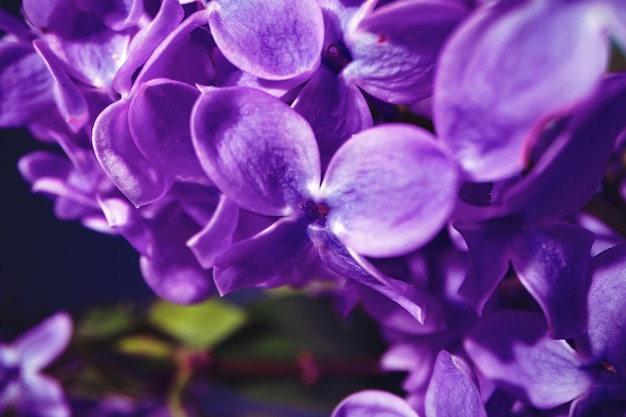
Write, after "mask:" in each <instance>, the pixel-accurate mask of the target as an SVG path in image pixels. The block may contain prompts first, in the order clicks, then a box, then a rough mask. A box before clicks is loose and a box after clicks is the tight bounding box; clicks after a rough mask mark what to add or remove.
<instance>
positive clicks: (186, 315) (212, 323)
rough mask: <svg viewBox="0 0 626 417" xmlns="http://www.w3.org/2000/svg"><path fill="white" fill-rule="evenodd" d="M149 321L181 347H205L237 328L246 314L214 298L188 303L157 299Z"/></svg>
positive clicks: (224, 337)
mask: <svg viewBox="0 0 626 417" xmlns="http://www.w3.org/2000/svg"><path fill="white" fill-rule="evenodd" d="M149 321H150V322H151V323H152V324H153V325H154V326H155V327H157V328H158V329H160V330H162V331H164V332H165V333H167V334H169V335H170V336H172V337H174V338H175V339H177V340H178V341H180V342H181V343H182V344H184V345H185V346H189V347H193V348H201V349H209V348H212V347H213V346H215V345H217V344H219V343H220V342H222V341H223V340H224V339H226V338H227V337H229V336H230V335H231V334H233V333H234V332H236V331H237V330H239V329H240V328H241V327H242V326H243V325H244V324H245V322H246V315H245V313H244V312H243V311H242V310H241V309H239V308H238V307H236V306H234V305H231V304H228V303H226V302H224V301H220V300H217V299H212V300H209V301H207V302H204V303H201V304H196V305H191V306H181V305H176V304H172V303H168V302H166V301H158V302H157V303H155V304H154V305H153V306H152V308H151V309H150V312H149Z"/></svg>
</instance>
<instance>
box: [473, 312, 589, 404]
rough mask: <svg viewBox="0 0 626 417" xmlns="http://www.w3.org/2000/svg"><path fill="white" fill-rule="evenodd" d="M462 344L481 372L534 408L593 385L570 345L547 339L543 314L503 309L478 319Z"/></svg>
mask: <svg viewBox="0 0 626 417" xmlns="http://www.w3.org/2000/svg"><path fill="white" fill-rule="evenodd" d="M465 349H466V351H467V353H468V354H469V356H470V358H471V359H472V362H473V363H474V364H475V366H476V367H477V368H478V370H479V371H480V372H481V373H482V374H483V375H485V376H486V377H487V378H489V379H491V380H493V381H495V382H496V383H497V384H498V385H499V386H500V388H502V389H503V390H505V391H507V392H509V393H510V394H511V395H513V396H514V397H515V398H518V399H521V400H523V401H525V402H527V403H529V404H532V405H533V406H535V407H537V408H541V409H547V408H553V407H557V406H559V405H561V404H565V403H567V402H569V401H571V400H573V399H575V398H577V397H578V396H580V395H582V394H583V393H584V392H586V391H587V390H588V389H589V387H590V386H591V384H592V381H591V378H590V377H589V376H588V374H587V373H586V372H585V371H584V370H583V369H582V368H581V366H580V365H581V363H580V359H579V357H578V356H577V355H576V353H575V352H574V350H573V349H572V348H571V347H570V346H569V345H568V344H567V343H566V342H565V341H564V340H552V339H550V338H548V337H547V328H546V325H545V322H544V320H543V318H542V317H541V316H539V315H536V314H534V313H528V312H522V311H506V312H501V313H497V314H496V315H493V316H490V317H488V318H485V319H483V321H482V322H481V323H480V324H479V325H478V326H477V327H476V328H475V329H474V330H473V331H472V332H471V333H470V335H469V336H468V338H467V339H466V341H465Z"/></svg>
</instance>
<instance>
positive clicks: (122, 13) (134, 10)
mask: <svg viewBox="0 0 626 417" xmlns="http://www.w3.org/2000/svg"><path fill="white" fill-rule="evenodd" d="M76 4H77V5H78V7H79V8H80V9H81V10H82V11H84V12H92V13H94V14H95V15H96V16H98V18H99V19H100V20H101V21H102V23H104V24H105V25H107V26H108V27H109V28H110V29H112V30H115V31H122V30H124V29H128V28H130V27H132V26H134V25H135V24H137V22H138V20H139V18H140V17H141V15H142V13H143V0H109V1H101V0H76Z"/></svg>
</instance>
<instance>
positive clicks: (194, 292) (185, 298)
mask: <svg viewBox="0 0 626 417" xmlns="http://www.w3.org/2000/svg"><path fill="white" fill-rule="evenodd" d="M149 227H150V230H151V232H152V236H153V238H152V242H151V245H150V246H149V252H148V253H147V254H143V255H144V256H142V257H141V259H140V264H139V265H140V267H141V272H142V274H143V277H144V279H145V280H146V282H147V284H148V285H149V286H150V288H152V290H153V291H154V292H155V293H156V294H157V295H158V296H159V297H161V298H164V299H166V300H168V301H170V302H173V303H178V304H189V303H197V302H200V301H203V300H205V299H206V298H207V297H209V296H210V295H211V293H212V292H213V282H212V279H211V278H212V276H211V272H210V271H206V270H204V269H203V268H202V267H201V266H200V264H199V263H198V261H197V260H196V258H195V256H194V255H193V253H192V252H191V250H189V248H188V247H187V245H186V242H187V240H188V239H189V238H190V237H191V236H193V234H194V233H196V232H197V231H198V226H197V225H196V223H195V222H193V221H192V220H191V219H190V218H189V217H188V216H187V215H186V213H184V212H183V211H182V210H180V208H179V207H176V206H173V207H172V206H167V207H165V208H163V209H162V210H161V211H160V212H159V213H158V214H157V215H156V216H155V218H154V219H152V220H151V222H150V225H149Z"/></svg>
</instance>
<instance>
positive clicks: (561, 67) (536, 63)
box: [434, 0, 610, 182]
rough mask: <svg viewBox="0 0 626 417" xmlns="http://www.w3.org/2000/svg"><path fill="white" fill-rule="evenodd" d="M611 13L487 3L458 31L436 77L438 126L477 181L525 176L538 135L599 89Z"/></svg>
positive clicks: (536, 0)
mask: <svg viewBox="0 0 626 417" xmlns="http://www.w3.org/2000/svg"><path fill="white" fill-rule="evenodd" d="M604 11H605V8H604V6H603V5H602V4H601V3H600V2H594V1H579V2H568V1H563V0H557V1H554V0H515V1H507V2H484V4H482V5H481V6H480V7H478V8H477V9H476V10H475V11H474V12H473V13H472V15H471V17H469V18H468V19H466V20H465V21H464V22H463V24H462V25H461V26H460V27H459V29H458V30H457V31H455V33H454V35H453V36H452V37H451V38H450V41H449V42H447V44H446V46H445V48H444V50H443V51H442V53H441V59H440V60H439V66H438V70H437V74H436V77H435V88H434V90H435V94H434V121H435V124H436V126H437V131H438V133H439V135H440V137H441V139H442V141H443V142H444V143H445V144H446V145H447V146H448V147H449V149H450V150H451V151H452V152H453V153H454V155H456V156H457V157H458V158H459V161H460V163H461V165H462V167H463V168H464V170H465V172H466V173H467V175H468V176H469V177H470V178H472V179H473V180H475V181H478V182H481V181H482V182H484V181H492V180H497V179H502V178H504V177H506V176H510V175H514V174H517V173H519V172H520V171H521V170H522V168H523V150H524V146H525V144H526V143H527V140H528V137H529V136H530V135H531V134H532V132H533V129H536V128H537V126H541V125H542V124H543V123H545V121H546V120H549V119H551V118H554V115H555V114H558V113H560V112H562V111H563V110H566V109H567V108H569V107H571V106H572V104H575V103H576V102H577V101H578V100H580V99H582V98H584V97H585V96H586V95H588V94H589V93H590V92H591V91H592V90H593V89H594V88H595V86H596V84H597V83H598V81H599V80H600V78H601V76H602V74H603V73H604V71H605V69H606V66H607V60H608V52H609V42H608V39H607V30H608V28H609V26H610V23H609V22H608V19H606V14H605V13H604ZM537 74H541V75H540V76H537Z"/></svg>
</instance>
